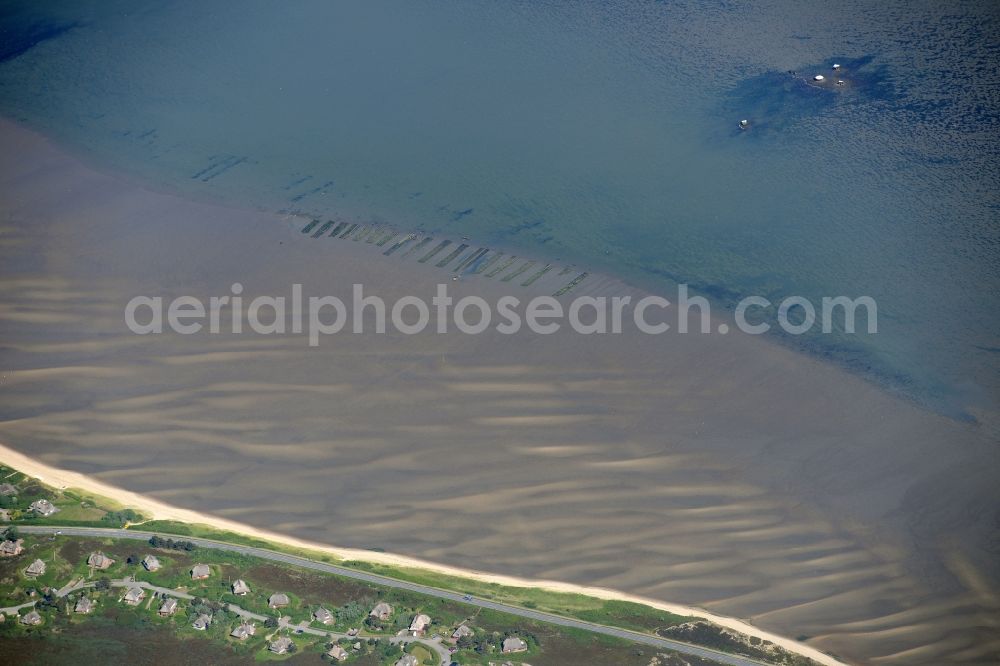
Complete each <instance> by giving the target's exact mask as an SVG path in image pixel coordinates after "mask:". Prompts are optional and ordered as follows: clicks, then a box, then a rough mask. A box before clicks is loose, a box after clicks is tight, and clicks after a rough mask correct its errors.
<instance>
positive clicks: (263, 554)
mask: <svg viewBox="0 0 1000 666" xmlns="http://www.w3.org/2000/svg"><path fill="white" fill-rule="evenodd" d="M18 530H20V531H21V532H22V533H24V534H55V533H56V532H61V533H62V534H66V535H69V536H88V537H107V538H112V539H134V540H136V541H148V540H149V539H150V537H152V536H153V535H154V534H159V533H157V532H143V531H139V530H124V529H110V528H101V527H56V526H48V525H46V526H41V525H19V526H18ZM160 536H169V537H170V538H174V539H177V538H180V539H184V540H185V541H190V542H192V543H194V544H196V545H197V546H198V547H199V548H213V549H216V550H225V551H229V552H233V553H241V554H243V555H252V556H254V557H259V558H261V559H265V560H271V561H274V562H283V563H285V564H291V565H294V566H297V567H302V568H303V569H312V570H314V571H322V572H324V573H330V574H336V575H338V576H344V577H346V578H353V579H355V580H361V581H365V582H368V583H373V584H376V585H383V586H386V587H394V588H397V589H402V590H409V591H411V592H417V593H419V594H426V595H428V596H432V597H437V598H439V599H448V600H450V601H457V602H459V603H464V604H467V605H470V606H478V607H480V608H489V609H491V610H496V611H501V612H504V613H509V614H511V615H517V616H519V617H526V618H529V619H532V620H538V621H539V622H547V623H549V624H555V625H559V626H562V627H572V628H574V629H582V630H584V631H590V632H593V633H596V634H604V635H605V636H614V637H616V638H622V639H625V640H628V641H632V642H633V643H641V644H643V645H649V646H652V647H655V648H660V649H663V650H673V651H675V652H680V653H682V654H688V655H692V656H695V657H701V658H702V659H710V660H712V661H715V662H718V663H720V664H726V666H762V665H763V666H768V664H767V663H766V662H762V661H757V660H754V659H749V658H747V657H741V656H738V655H734V654H728V653H725V652H719V651H718V650H712V649H710V648H705V647H701V646H698V645H691V644H689V643H683V642H681V641H674V640H670V639H667V638H658V637H656V636H650V635H648V634H640V633H638V632H634V631H628V630H627V629H618V628H617V627H608V626H605V625H603V624H596V623H593V622H585V621H583V620H576V619H573V618H568V617H561V616H559V615H552V614H551V613H543V612H541V611H534V610H529V609H527V608H520V607H518V606H508V605H507V604H502V603H498V602H495V601H489V600H487V599H479V598H475V597H474V598H473V599H472V600H471V601H468V600H466V599H465V598H464V597H463V595H462V594H460V593H458V592H449V591H448V590H441V589H438V588H436V587H430V586H428V585H420V584H418V583H410V582H407V581H403V580H396V579H395V578H388V577H386V576H379V575H378V574H372V573H368V572H366V571H357V570H355V569H349V568H347V567H341V566H337V565H335V564H327V563H326V562H317V561H315V560H309V559H306V558H304V557H298V556H295V555H288V554H286V553H279V552H276V551H273V550H267V549H266V548H255V547H253V546H241V545H239V544H230V543H225V542H223V541H214V540H212V539H200V538H197V537H188V536H182V537H178V536H177V535H173V534H168V535H163V534H160Z"/></svg>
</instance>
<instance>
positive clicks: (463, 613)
mask: <svg viewBox="0 0 1000 666" xmlns="http://www.w3.org/2000/svg"><path fill="white" fill-rule="evenodd" d="M24 538H25V547H26V550H25V552H24V553H22V554H21V555H19V556H16V557H13V558H4V559H0V607H5V606H13V605H18V604H21V603H25V602H29V601H32V600H34V601H36V602H37V604H36V607H37V608H38V610H39V611H40V613H41V614H42V616H43V617H44V622H43V624H42V625H40V626H38V627H26V626H24V625H21V624H19V623H18V622H17V621H16V619H15V618H14V617H10V618H8V620H7V621H6V622H4V623H2V624H0V643H2V644H3V646H4V647H0V661H3V659H4V655H5V654H8V655H9V653H7V652H6V650H7V649H8V646H11V645H18V646H22V647H24V646H27V645H31V646H32V648H31V649H32V653H31V654H32V658H31V659H28V660H27V661H25V662H24V663H61V661H60V659H59V656H58V655H59V654H60V653H58V652H56V653H51V652H50V651H49V649H50V647H53V646H63V648H64V649H68V648H67V646H72V649H73V650H78V651H79V653H80V654H93V653H95V652H96V651H98V649H99V648H98V645H102V646H104V648H103V649H106V650H111V652H112V653H113V654H116V655H122V658H123V659H124V656H125V655H130V654H134V653H137V652H140V653H143V654H145V650H144V649H142V648H139V647H138V646H137V645H134V643H136V642H139V641H143V642H152V643H153V644H155V645H158V646H160V648H161V650H162V651H163V654H178V655H179V654H182V652H183V650H197V654H198V655H199V656H201V655H206V658H209V656H210V661H211V662H212V663H231V662H232V660H233V658H236V659H242V660H243V662H244V663H245V661H246V660H250V659H252V660H254V661H288V662H290V663H322V662H323V660H328V658H327V657H324V656H323V655H324V653H325V652H326V651H327V650H328V649H329V646H330V639H329V638H324V637H321V636H313V635H309V634H296V633H294V632H293V631H290V630H281V631H280V632H279V633H280V635H287V636H289V637H291V638H292V640H293V641H294V643H295V645H296V650H295V652H294V654H291V655H273V654H271V653H270V652H268V650H267V644H268V639H269V638H270V637H272V636H273V635H274V634H275V629H273V628H269V627H267V626H266V624H264V623H261V622H257V623H256V624H257V633H256V635H254V636H252V637H250V638H248V639H246V640H242V641H240V640H237V639H234V638H231V637H230V636H229V632H230V631H232V629H233V628H234V627H235V626H237V624H239V621H240V620H239V617H238V616H237V615H236V614H235V613H234V612H232V611H230V610H227V609H226V608H225V606H226V604H227V603H229V602H232V603H236V604H238V605H239V606H240V607H241V608H245V609H247V610H252V611H254V612H257V613H260V614H261V615H265V616H270V615H275V616H276V615H277V614H278V613H279V612H280V614H281V615H283V616H287V617H289V618H290V619H291V623H292V624H293V625H296V624H299V623H300V622H308V621H310V620H311V619H312V613H313V612H314V611H315V610H316V609H318V608H320V607H324V608H327V609H329V610H330V611H331V612H333V613H334V616H335V622H334V624H333V625H319V624H318V623H316V622H312V624H311V626H313V627H316V628H322V629H324V630H328V631H336V632H345V631H346V630H347V629H348V628H357V629H360V633H359V635H358V636H357V637H355V638H352V639H347V640H343V641H341V642H340V643H339V644H340V645H341V646H342V647H344V649H345V650H347V651H348V652H349V654H350V655H351V656H350V658H349V660H348V661H347V662H346V663H348V664H352V665H353V664H362V665H367V664H371V665H372V666H380V665H383V666H384V665H386V664H394V663H395V661H396V660H397V659H398V658H399V657H400V656H401V655H402V652H403V651H402V650H401V649H400V648H399V647H398V646H394V645H391V644H390V643H389V642H388V641H387V640H385V639H386V638H387V637H388V636H391V635H393V634H395V633H396V632H397V631H399V630H400V629H402V628H405V626H407V625H408V623H409V621H410V619H411V618H412V617H413V615H415V614H416V613H418V612H419V613H426V614H428V615H430V616H431V618H432V620H433V624H432V625H431V627H430V629H429V631H428V635H434V634H437V635H440V636H442V637H445V638H447V637H449V636H450V635H451V634H452V632H453V631H454V630H455V628H456V627H457V626H458V625H459V624H466V625H467V626H470V627H472V628H473V629H474V631H475V636H474V640H470V639H463V642H462V644H460V645H459V647H460V648H461V649H459V650H458V651H457V652H456V653H455V654H454V655H453V659H454V660H455V661H456V662H457V663H459V664H463V665H472V664H476V665H480V666H485V664H487V663H489V662H490V661H492V662H494V663H500V662H501V661H504V660H506V659H507V658H508V657H507V656H505V655H502V654H501V653H500V646H501V645H502V642H503V639H504V638H505V637H507V636H512V635H516V636H519V637H522V638H523V639H524V640H525V641H526V642H527V643H528V644H529V646H530V649H529V651H528V652H526V653H520V654H518V655H512V656H511V658H513V660H514V661H515V663H519V662H520V661H522V660H528V659H530V661H531V663H532V664H535V665H536V666H545V665H550V666H561V665H563V664H571V663H583V662H584V661H586V663H614V664H622V665H623V666H632V665H634V666H640V665H642V666H645V665H646V664H648V663H649V657H650V656H652V655H653V654H655V652H654V651H651V650H643V649H640V648H637V647H636V646H635V645H633V644H631V643H628V642H626V641H620V640H615V639H611V638H608V637H601V636H594V635H592V634H590V633H588V632H584V631H575V630H571V629H565V628H560V627H556V626H554V625H548V624H545V623H539V622H534V621H531V620H526V619H524V618H518V617H516V616H512V615H509V614H505V613H499V612H494V611H489V610H485V609H478V608H475V607H472V606H469V605H468V604H462V603H456V602H451V601H448V600H443V599H436V598H432V597H426V596H424V595H420V594H417V593H412V592H408V591H404V590H398V589H393V588H384V587H381V586H377V585H370V584H367V583H364V582H361V581H356V580H353V579H350V578H345V577H342V576H337V575H333V574H325V573H321V572H316V571H312V570H308V569H300V568H298V567H294V566H286V565H284V564H280V565H279V564H277V563H274V562H271V561H268V560H262V559H259V558H256V557H252V556H245V555H240V554H236V553H230V552H226V551H217V550H214V549H207V548H201V549H195V550H194V551H191V552H189V551H184V550H175V549H163V548H161V549H154V548H152V547H151V546H150V545H149V544H148V543H145V542H139V541H131V540H124V539H98V538H92V537H71V536H52V537H50V536H35V535H26V536H24ZM93 552H101V553H104V554H105V555H106V556H108V557H110V558H112V559H114V564H113V565H111V566H110V567H109V568H108V569H107V570H103V571H92V570H91V569H90V567H88V566H87V558H88V557H89V555H90V554H91V553H93ZM150 553H152V554H155V555H156V557H157V558H158V559H159V561H160V563H161V565H162V568H161V569H160V570H158V571H154V572H150V571H146V570H145V569H144V568H143V567H142V565H141V564H140V562H141V560H142V559H143V557H145V556H146V555H147V554H150ZM36 558H37V559H42V560H43V561H45V562H46V563H47V564H48V565H49V566H48V569H47V571H46V573H45V575H44V576H41V577H39V578H37V579H28V578H26V577H25V576H24V573H23V570H24V568H25V567H26V566H27V564H28V563H30V562H31V561H33V560H34V559H36ZM199 563H203V564H208V565H209V567H210V568H211V571H212V574H211V576H210V577H209V578H207V579H205V580H198V581H195V580H192V579H191V573H190V571H191V568H192V567H193V566H194V565H195V564H199ZM126 576H134V577H135V580H137V581H146V582H149V583H151V584H153V585H157V586H161V587H165V588H169V589H172V590H179V591H183V592H185V593H187V594H190V595H192V596H194V597H195V598H194V599H190V600H181V601H180V603H179V607H178V610H177V612H176V613H175V614H174V615H173V616H170V617H160V616H159V614H158V609H159V607H160V604H161V603H162V599H160V598H157V596H156V595H155V594H154V593H153V592H152V591H149V592H147V596H146V598H145V599H144V600H143V601H142V602H141V603H140V604H139V605H138V606H134V607H133V606H128V605H126V604H124V603H122V602H121V597H122V596H123V594H124V592H125V590H124V589H123V588H119V587H109V588H108V587H106V586H101V587H102V588H105V589H99V588H87V589H85V590H81V591H77V592H72V593H70V594H69V595H68V596H67V597H66V598H64V599H55V598H52V597H51V594H47V593H46V588H58V587H61V586H63V585H65V584H67V583H69V582H70V581H72V580H77V579H79V580H84V581H91V582H97V581H101V580H109V581H110V580H121V579H122V578H124V577H126ZM237 578H241V579H243V580H245V581H247V583H248V584H249V585H250V588H251V592H250V593H249V594H247V595H246V596H239V597H237V596H235V595H233V594H232V592H231V587H230V586H231V584H232V582H233V581H234V580H236V579H237ZM274 592H283V593H285V594H287V595H288V596H289V599H290V602H291V603H290V604H289V605H288V607H286V608H283V609H281V610H280V611H275V610H273V609H270V608H268V606H267V599H268V597H269V596H270V595H271V594H272V593H274ZM80 596H87V597H88V598H90V599H91V600H93V601H94V602H95V604H96V608H95V611H94V612H93V613H92V614H90V615H78V614H75V613H73V607H74V606H75V603H76V601H77V599H78V598H79V597H80ZM379 601H385V602H387V603H389V604H390V605H392V606H393V608H394V609H395V612H394V614H393V616H392V617H391V618H390V619H389V620H388V621H386V622H384V623H374V626H372V625H370V624H366V623H365V618H366V617H367V616H368V611H369V610H370V609H371V608H372V607H373V606H374V604H376V603H378V602H379ZM25 612H27V611H26V610H23V611H21V614H24V613H25ZM201 613H206V614H210V615H212V616H213V622H212V624H211V625H210V626H209V627H208V629H207V630H206V631H198V630H195V629H194V628H193V627H192V626H191V623H192V621H193V620H194V619H195V618H196V617H197V616H198V615H199V614H201ZM272 624H273V623H272ZM43 637H44V641H52V642H53V646H50V645H48V644H47V643H46V644H45V645H41V643H42V642H44V641H43ZM78 643H79V644H78ZM355 644H360V649H355V648H354V645H355ZM406 650H407V652H409V653H411V654H413V655H414V656H416V657H417V658H418V659H420V660H421V663H422V664H424V665H428V666H429V665H432V664H433V665H436V664H437V663H438V656H437V654H436V653H435V652H434V651H432V650H430V649H429V648H428V647H425V646H421V645H419V644H412V643H411V644H410V645H409V646H407V648H406ZM598 654H600V655H605V656H606V660H604V658H602V659H600V660H595V658H594V657H592V656H590V655H598ZM38 655H45V658H44V659H41V658H40V657H39V659H38V660H34V657H35V656H38ZM53 655H54V656H53ZM574 655H575V656H574ZM115 660H116V661H117V658H116V659H115ZM106 661H107V655H106V654H105V655H104V656H102V657H101V658H100V659H99V663H105V662H106ZM138 663H143V662H142V661H139V662H138ZM692 663H695V662H692ZM701 663H702V664H707V662H701Z"/></svg>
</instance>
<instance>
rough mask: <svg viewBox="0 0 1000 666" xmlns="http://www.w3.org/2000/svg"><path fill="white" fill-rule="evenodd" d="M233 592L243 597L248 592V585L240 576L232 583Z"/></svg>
mask: <svg viewBox="0 0 1000 666" xmlns="http://www.w3.org/2000/svg"><path fill="white" fill-rule="evenodd" d="M233 594H236V595H239V596H241V597H245V596H246V595H248V594H250V586H249V585H247V582H246V581H245V580H243V579H242V578H241V579H240V580H238V581H236V582H235V583H233Z"/></svg>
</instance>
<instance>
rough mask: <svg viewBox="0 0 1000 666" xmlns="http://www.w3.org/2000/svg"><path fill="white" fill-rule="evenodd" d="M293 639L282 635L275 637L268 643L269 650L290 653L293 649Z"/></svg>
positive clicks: (276, 652) (275, 652)
mask: <svg viewBox="0 0 1000 666" xmlns="http://www.w3.org/2000/svg"><path fill="white" fill-rule="evenodd" d="M292 645H294V643H292V639H291V638H289V637H288V636H282V637H280V638H275V639H274V640H273V641H271V642H270V643H268V644H267V649H268V651H269V652H273V653H274V654H288V651H289V650H291V649H292Z"/></svg>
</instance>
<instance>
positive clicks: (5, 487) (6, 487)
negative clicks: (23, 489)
mask: <svg viewBox="0 0 1000 666" xmlns="http://www.w3.org/2000/svg"><path fill="white" fill-rule="evenodd" d="M16 494H17V486H15V485H13V484H11V483H0V495H3V496H4V497H10V496H11V495H16Z"/></svg>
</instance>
